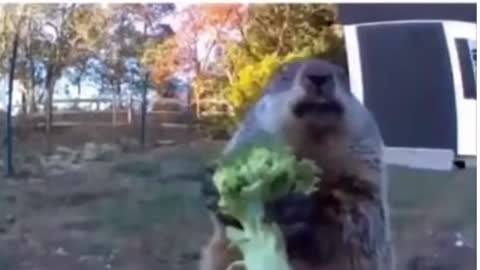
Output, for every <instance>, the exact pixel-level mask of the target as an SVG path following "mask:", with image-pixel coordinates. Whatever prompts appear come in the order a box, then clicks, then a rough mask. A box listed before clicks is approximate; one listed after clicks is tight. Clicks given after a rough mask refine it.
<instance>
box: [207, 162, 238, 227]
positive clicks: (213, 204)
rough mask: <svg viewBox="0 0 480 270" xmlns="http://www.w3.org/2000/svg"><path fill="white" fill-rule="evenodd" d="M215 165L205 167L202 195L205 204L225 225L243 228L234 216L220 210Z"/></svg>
mask: <svg viewBox="0 0 480 270" xmlns="http://www.w3.org/2000/svg"><path fill="white" fill-rule="evenodd" d="M215 168H216V167H215V165H212V166H208V167H207V168H206V169H205V173H204V176H203V177H202V185H201V187H202V195H203V201H204V203H205V206H206V207H207V209H208V210H209V211H211V212H212V213H214V214H215V216H216V217H217V219H218V221H220V222H221V223H222V224H223V225H225V226H233V227H236V228H241V225H240V223H239V222H238V221H237V220H235V219H234V218H232V217H230V216H228V215H225V214H222V213H221V212H220V211H219V207H218V201H219V200H220V193H219V192H218V190H217V187H216V186H215V184H214V183H213V179H212V178H213V174H214V172H215Z"/></svg>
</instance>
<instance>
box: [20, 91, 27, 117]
mask: <svg viewBox="0 0 480 270" xmlns="http://www.w3.org/2000/svg"><path fill="white" fill-rule="evenodd" d="M27 107H28V106H27V95H26V93H25V92H22V93H21V108H22V114H27Z"/></svg>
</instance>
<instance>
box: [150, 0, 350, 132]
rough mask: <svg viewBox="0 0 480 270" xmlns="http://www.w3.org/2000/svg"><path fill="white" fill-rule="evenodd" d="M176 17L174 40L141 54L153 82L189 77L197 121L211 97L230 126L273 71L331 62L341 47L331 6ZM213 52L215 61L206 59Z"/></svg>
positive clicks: (225, 8) (234, 9) (189, 12)
mask: <svg viewBox="0 0 480 270" xmlns="http://www.w3.org/2000/svg"><path fill="white" fill-rule="evenodd" d="M178 16H179V18H180V21H181V24H180V28H179V29H178V30H177V31H176V35H175V36H174V37H173V38H172V39H171V40H168V41H166V42H164V43H162V44H158V45H157V46H156V47H154V48H151V50H149V51H148V52H147V53H149V55H148V57H146V58H147V59H149V60H150V65H151V67H152V69H153V74H155V75H154V76H155V79H156V80H157V81H165V80H167V79H168V78H169V77H171V76H172V75H173V74H174V73H175V72H177V71H178V70H190V71H192V72H193V74H194V76H195V79H194V81H193V83H192V86H193V89H192V90H193V91H192V94H193V96H194V102H193V103H194V104H196V106H195V109H196V113H197V117H198V116H200V115H201V112H202V111H203V110H208V109H207V108H205V107H201V106H200V105H199V104H200V103H201V102H200V101H201V100H203V99H210V98H212V97H213V98H215V99H216V100H221V101H223V102H224V103H226V104H227V105H228V107H229V108H230V110H229V111H231V112H232V113H233V122H234V124H235V123H238V121H240V120H241V119H242V118H243V115H244V114H245V112H246V111H247V110H248V108H249V106H250V105H251V104H252V103H254V102H255V101H256V100H258V98H259V96H260V95H261V93H262V89H263V88H264V86H265V84H266V83H268V81H269V79H270V78H271V76H272V75H273V74H274V73H275V71H276V70H277V68H278V67H280V66H281V65H283V64H284V63H287V62H289V61H295V60H298V59H304V58H315V57H317V58H326V59H332V58H334V57H335V56H336V55H337V54H338V53H339V52H341V51H342V50H341V49H342V47H343V36H342V31H341V29H342V28H341V27H340V26H339V25H338V23H337V22H336V21H337V18H336V16H337V11H336V8H335V6H334V5H331V4H250V5H240V4H236V5H233V4H223V5H192V6H190V7H188V8H187V9H185V10H183V11H181V12H180V13H179V14H178ZM207 35H208V39H209V42H207V45H206V48H205V50H204V52H205V53H204V55H199V49H198V45H197V44H198V43H199V42H200V41H201V40H202V38H205V36H207ZM215 45H220V46H215ZM218 47H221V48H222V53H221V56H220V58H218V57H217V58H216V59H211V53H212V50H213V48H218ZM207 63H208V64H207ZM212 65H213V66H216V67H217V68H216V69H214V70H216V72H212V69H211V66H212ZM218 71H220V72H218ZM217 109H218V107H217ZM223 111H225V110H223ZM217 121H218V119H215V122H216V123H217Z"/></svg>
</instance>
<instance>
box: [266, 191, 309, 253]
mask: <svg viewBox="0 0 480 270" xmlns="http://www.w3.org/2000/svg"><path fill="white" fill-rule="evenodd" d="M267 212H268V214H269V216H270V218H272V220H273V221H275V222H276V223H277V224H278V225H279V226H280V229H281V230H282V233H283V235H284V237H285V240H286V242H287V249H288V253H289V256H290V257H297V256H302V257H303V255H304V254H305V251H303V250H304V249H309V247H312V246H313V244H314V243H313V241H314V238H315V237H314V235H315V233H316V228H317V226H316V224H315V219H314V218H315V216H314V215H315V201H314V199H313V198H312V197H311V196H307V195H303V194H290V195H288V196H285V197H283V198H281V199H279V200H276V201H274V202H272V203H271V204H269V205H268V207H267ZM311 242H312V243H311Z"/></svg>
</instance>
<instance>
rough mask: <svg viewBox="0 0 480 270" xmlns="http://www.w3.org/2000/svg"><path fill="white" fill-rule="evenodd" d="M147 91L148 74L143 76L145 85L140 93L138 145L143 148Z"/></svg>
mask: <svg viewBox="0 0 480 270" xmlns="http://www.w3.org/2000/svg"><path fill="white" fill-rule="evenodd" d="M147 91H148V72H147V74H145V83H144V86H143V91H142V116H141V121H142V122H141V128H140V145H141V146H142V148H143V149H144V148H145V137H146V126H147V125H146V118H147Z"/></svg>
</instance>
